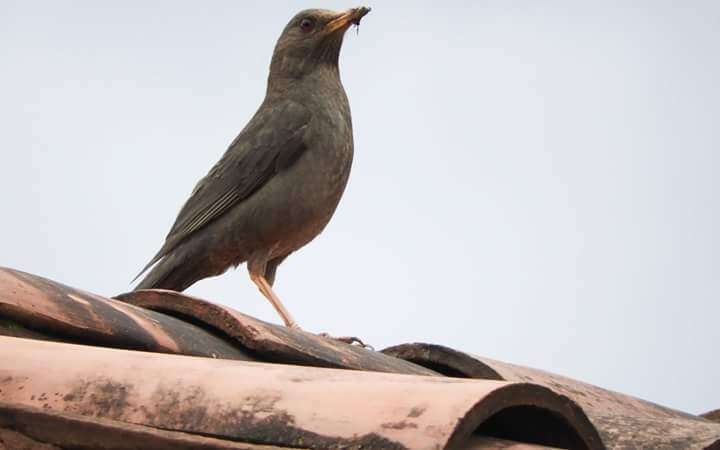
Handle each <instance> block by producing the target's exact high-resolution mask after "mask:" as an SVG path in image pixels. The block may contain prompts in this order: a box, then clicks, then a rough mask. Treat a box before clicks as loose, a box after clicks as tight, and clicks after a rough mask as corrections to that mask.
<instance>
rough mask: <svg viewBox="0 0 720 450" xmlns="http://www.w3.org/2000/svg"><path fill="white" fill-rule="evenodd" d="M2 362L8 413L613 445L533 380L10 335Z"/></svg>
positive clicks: (298, 439) (257, 434) (317, 441)
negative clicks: (266, 360) (196, 354)
mask: <svg viewBox="0 0 720 450" xmlns="http://www.w3.org/2000/svg"><path fill="white" fill-rule="evenodd" d="M0 360H2V361H12V364H4V365H2V366H1V367H0V403H2V405H1V406H2V407H3V408H6V409H9V410H12V409H13V408H15V410H18V409H23V410H28V409H29V410H34V411H38V410H41V411H42V410H44V411H46V412H47V413H48V414H54V415H69V416H72V417H84V418H93V419H97V420H108V421H113V422H114V423H121V424H122V423H124V424H131V425H132V426H141V427H149V428H151V429H162V430H165V431H168V432H173V433H175V432H177V433H185V434H187V435H202V436H204V437H207V438H212V439H216V440H229V441H235V442H247V443H252V444H263V445H276V446H281V447H282V446H286V447H301V448H305V447H307V448H363V449H404V448H407V449H445V448H458V449H461V448H489V447H487V446H484V447H483V446H477V445H476V444H478V439H477V438H478V437H482V436H493V437H496V438H500V439H513V438H518V437H519V438H521V439H516V440H523V441H525V442H530V443H537V444H540V445H546V446H558V447H566V448H592V449H596V448H604V447H603V446H602V444H601V442H600V439H599V436H598V435H597V432H596V431H595V429H594V427H593V426H592V424H591V423H590V422H589V421H588V420H587V417H586V416H585V414H584V413H583V412H582V410H581V409H580V408H579V407H578V406H577V405H576V404H575V403H574V402H573V401H571V400H570V399H568V398H567V397H564V396H561V395H558V394H556V393H554V392H552V391H551V390H550V389H548V388H545V387H542V386H539V385H535V384H530V383H514V382H504V381H494V380H461V379H456V378H443V377H427V376H416V375H398V374H388V373H377V372H362V371H350V370H337V369H321V368H311V367H299V366H286V365H281V364H263V363H252V362H244V361H230V360H220V359H207V358H189V357H184V356H176V355H167V354H158V353H145V352H136V351H126V350H116V349H108V348H101V347H89V346H80V345H73V344H65V343H54V342H45V341H38V340H30V339H18V338H11V337H0ZM8 405H9V406H8ZM2 415H3V416H6V414H2ZM0 424H2V422H1V421H0ZM478 445H483V444H482V441H480V443H479V444H478ZM217 448H222V447H217ZM490 448H491V447H490Z"/></svg>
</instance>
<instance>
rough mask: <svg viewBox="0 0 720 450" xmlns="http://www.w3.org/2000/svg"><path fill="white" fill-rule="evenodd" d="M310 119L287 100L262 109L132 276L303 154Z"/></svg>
mask: <svg viewBox="0 0 720 450" xmlns="http://www.w3.org/2000/svg"><path fill="white" fill-rule="evenodd" d="M310 119H311V114H310V112H309V111H308V110H307V109H306V108H305V107H304V106H302V105H300V104H298V103H295V102H292V101H289V100H288V101H283V102H281V103H278V104H274V105H272V106H268V105H263V106H262V107H261V108H260V110H259V111H258V112H257V114H256V115H255V116H254V117H253V118H252V120H251V121H250V122H249V123H248V125H247V126H246V127H245V129H243V131H241V132H240V134H239V135H238V137H237V138H235V140H234V141H233V142H232V144H230V147H229V148H228V149H227V151H226V152H225V154H224V155H223V157H222V158H221V159H220V161H218V162H217V163H216V164H215V166H213V168H212V169H211V170H210V172H209V173H208V174H207V175H206V176H205V177H204V178H202V179H201V180H200V181H199V182H198V184H197V186H195V189H194V190H193V192H192V194H191V195H190V198H189V199H188V200H187V201H186V202H185V205H183V207H182V209H181V210H180V213H179V214H178V216H177V219H175V223H174V224H173V226H172V228H171V229H170V233H169V234H168V235H167V238H166V240H165V244H164V245H163V247H162V248H161V249H160V251H159V252H158V253H157V255H155V257H154V258H153V259H152V260H151V261H150V262H149V263H148V265H147V266H145V268H144V269H143V270H142V272H140V274H138V276H140V275H142V273H143V272H145V271H146V270H147V269H148V268H149V267H150V266H152V265H153V264H155V263H156V262H157V261H159V260H160V259H161V258H162V257H163V256H165V255H167V254H168V253H169V252H170V251H171V250H172V249H173V248H174V247H175V246H176V245H177V244H178V243H180V242H181V241H183V240H184V239H185V238H187V237H188V236H189V235H191V234H192V233H194V232H195V231H197V230H199V229H200V228H202V227H203V226H205V225H207V224H208V223H209V222H210V221H212V220H214V219H216V218H218V217H220V216H221V215H223V214H224V213H225V212H226V211H228V210H229V209H230V208H231V207H232V206H234V205H235V204H237V203H239V202H241V201H243V200H244V199H246V198H247V197H249V196H250V195H251V194H252V193H253V192H255V191H256V190H257V189H258V188H260V187H261V186H262V185H263V184H265V183H266V182H267V181H268V180H269V179H270V178H272V176H273V175H274V174H275V173H277V172H278V171H280V170H282V169H283V168H286V167H288V166H289V165H291V164H292V163H293V162H294V161H295V160H296V159H297V157H298V156H299V155H300V154H301V153H302V151H303V150H304V149H305V143H304V137H305V132H306V130H307V127H308V123H309V122H310ZM136 278H137V277H136Z"/></svg>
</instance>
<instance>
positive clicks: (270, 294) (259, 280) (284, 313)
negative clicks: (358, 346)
mask: <svg viewBox="0 0 720 450" xmlns="http://www.w3.org/2000/svg"><path fill="white" fill-rule="evenodd" d="M250 279H251V280H253V283H255V284H256V285H257V287H258V289H260V292H262V295H264V296H265V298H266V299H268V301H270V303H271V304H272V305H273V308H275V311H277V312H278V314H280V317H281V318H282V320H283V322H285V326H286V327H288V328H294V329H296V330H299V329H300V326H299V325H298V324H297V322H295V319H293V318H292V316H291V315H290V311H288V310H287V309H285V306H283V304H282V302H281V301H280V299H279V298H278V296H277V295H275V292H274V291H273V289H272V287H271V286H270V283H268V282H267V280H266V279H265V277H264V276H262V275H260V274H257V273H254V272H250Z"/></svg>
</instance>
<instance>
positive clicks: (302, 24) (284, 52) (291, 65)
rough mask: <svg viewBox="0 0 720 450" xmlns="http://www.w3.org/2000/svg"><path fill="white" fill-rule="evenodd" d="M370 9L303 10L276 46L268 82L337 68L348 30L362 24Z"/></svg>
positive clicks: (285, 30) (292, 21) (291, 78)
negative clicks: (337, 10)
mask: <svg viewBox="0 0 720 450" xmlns="http://www.w3.org/2000/svg"><path fill="white" fill-rule="evenodd" d="M368 12H370V8H365V7H360V8H352V9H349V10H347V11H345V12H341V13H338V12H335V11H328V10H323V9H307V10H305V11H300V12H299V13H298V14H296V15H295V17H293V18H292V19H291V20H290V22H289V23H288V24H287V26H286V27H285V29H284V30H283V32H282V34H281V35H280V39H278V42H277V44H276V45H275V51H274V52H273V57H272V62H271V63H270V77H269V83H270V84H272V83H273V82H274V81H280V80H293V79H300V78H303V77H304V76H306V75H308V74H310V73H312V72H314V71H315V70H317V69H318V68H328V67H329V68H330V69H331V70H334V71H337V66H338V57H339V56H340V48H341V47H342V42H343V36H344V35H345V31H346V30H347V29H348V28H350V26H351V25H359V24H360V19H362V18H363V17H364V16H365V15H366V14H367V13H368Z"/></svg>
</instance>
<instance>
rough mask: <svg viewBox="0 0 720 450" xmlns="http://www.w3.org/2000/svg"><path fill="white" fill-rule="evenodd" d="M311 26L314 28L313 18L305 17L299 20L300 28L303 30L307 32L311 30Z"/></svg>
mask: <svg viewBox="0 0 720 450" xmlns="http://www.w3.org/2000/svg"><path fill="white" fill-rule="evenodd" d="M313 28H315V21H314V20H312V19H308V18H305V19H303V20H301V21H300V29H301V30H303V31H304V32H305V33H309V32H310V31H312V29H313Z"/></svg>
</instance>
